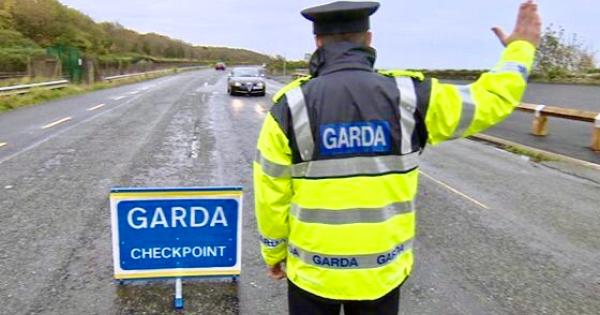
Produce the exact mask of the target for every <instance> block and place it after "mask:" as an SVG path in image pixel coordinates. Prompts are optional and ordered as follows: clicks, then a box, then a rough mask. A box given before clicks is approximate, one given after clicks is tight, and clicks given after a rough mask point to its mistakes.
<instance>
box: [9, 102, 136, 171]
mask: <svg viewBox="0 0 600 315" xmlns="http://www.w3.org/2000/svg"><path fill="white" fill-rule="evenodd" d="M142 96H143V95H138V96H136V97H134V98H132V99H130V100H128V101H126V102H123V103H121V104H119V105H117V106H113V107H111V108H109V109H107V110H105V111H103V112H100V113H98V114H96V115H92V116H90V117H88V118H86V119H83V120H81V121H78V122H76V123H74V124H72V125H71V126H68V127H65V128H63V129H61V130H58V131H56V132H54V133H52V134H51V135H50V136H49V137H46V138H44V139H42V140H39V141H37V142H34V143H32V144H30V145H29V146H27V147H25V148H23V149H21V150H19V151H18V152H15V153H13V154H11V155H9V156H7V157H5V158H2V159H0V164H2V163H4V162H6V161H10V160H11V159H13V158H15V157H17V156H19V155H21V154H23V153H25V152H28V151H29V150H32V149H34V148H36V147H38V146H39V145H41V144H44V143H46V142H48V141H49V140H50V139H53V138H55V137H56V136H58V135H61V134H63V133H65V132H67V131H69V130H72V129H74V128H77V127H78V126H80V125H83V124H85V123H87V122H90V121H93V120H95V119H98V118H100V117H102V116H104V115H106V114H108V113H111V112H113V111H115V110H117V109H119V108H121V107H123V106H125V105H128V104H131V103H133V102H134V101H136V100H137V99H138V98H140V97H142Z"/></svg>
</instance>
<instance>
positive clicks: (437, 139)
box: [425, 41, 535, 145]
mask: <svg viewBox="0 0 600 315" xmlns="http://www.w3.org/2000/svg"><path fill="white" fill-rule="evenodd" d="M534 58H535V47H534V46H533V45H532V44H530V43H529V42H526V41H516V42H513V43H511V44H510V45H508V47H506V49H505V50H504V52H503V53H502V58H501V59H500V62H499V63H498V65H497V66H496V67H494V68H493V69H492V70H491V71H490V72H487V73H485V74H483V75H482V76H481V77H480V78H479V80H477V81H476V82H475V83H473V84H470V85H454V84H444V83H440V82H439V81H438V80H436V79H433V80H432V85H431V96H430V100H429V107H428V110H427V115H426V117H425V124H426V126H427V131H428V133H429V139H428V142H429V143H430V144H433V145H435V144H438V143H441V142H443V141H446V140H452V139H457V138H462V137H468V136H471V135H474V134H476V133H479V132H481V131H483V130H485V129H487V128H489V127H491V126H493V125H496V124H498V123H500V122H502V121H503V120H504V119H505V118H506V117H508V116H509V115H510V114H511V113H512V112H513V110H514V108H515V107H516V106H517V105H519V104H520V102H521V99H522V97H523V94H524V93H525V89H526V88H527V77H528V74H529V73H530V72H531V68H532V66H533V61H534Z"/></svg>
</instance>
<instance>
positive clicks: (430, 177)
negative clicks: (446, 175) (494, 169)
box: [420, 171, 490, 210]
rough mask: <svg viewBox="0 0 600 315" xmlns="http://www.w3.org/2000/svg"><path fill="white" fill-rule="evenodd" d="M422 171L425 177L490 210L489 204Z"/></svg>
mask: <svg viewBox="0 0 600 315" xmlns="http://www.w3.org/2000/svg"><path fill="white" fill-rule="evenodd" d="M420 173H421V175H423V176H425V177H427V178H429V179H431V180H432V181H434V182H436V183H437V184H439V185H440V186H442V187H444V188H446V189H448V190H450V191H451V192H453V193H455V194H457V195H459V196H461V197H463V198H465V199H467V200H469V201H470V202H472V203H474V204H476V205H478V206H480V207H481V208H484V209H487V210H489V209H490V207H488V206H486V205H484V204H483V203H481V202H479V201H477V200H475V199H473V198H471V197H469V196H467V195H466V194H464V193H462V192H460V191H459V190H458V189H455V188H452V187H450V185H448V184H446V183H444V182H442V181H440V180H437V179H435V178H433V177H432V176H431V175H427V174H426V173H424V172H423V171H420Z"/></svg>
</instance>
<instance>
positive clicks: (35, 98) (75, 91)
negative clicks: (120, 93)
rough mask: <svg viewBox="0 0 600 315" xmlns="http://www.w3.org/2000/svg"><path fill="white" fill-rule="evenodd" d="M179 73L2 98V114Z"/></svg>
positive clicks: (72, 86) (39, 90) (157, 74)
mask: <svg viewBox="0 0 600 315" xmlns="http://www.w3.org/2000/svg"><path fill="white" fill-rule="evenodd" d="M177 72H179V71H178V70H177V69H173V70H171V71H165V72H164V73H153V74H147V75H143V76H139V77H134V78H128V79H123V80H119V81H114V82H98V83H95V84H92V85H75V84H73V85H69V86H67V87H65V88H62V89H56V90H45V89H33V90H31V92H29V93H27V94H22V95H11V96H0V113H2V112H7V111H10V110H13V109H17V108H20V107H26V106H32V105H36V104H40V103H44V102H48V101H52V100H56V99H60V98H64V97H67V96H74V95H80V94H84V93H88V92H93V91H97V90H102V89H109V88H113V87H117V86H121V85H126V84H131V83H137V82H142V81H146V80H150V79H156V78H159V77H164V76H167V75H171V74H175V73H177Z"/></svg>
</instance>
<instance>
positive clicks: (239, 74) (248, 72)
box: [227, 68, 267, 96]
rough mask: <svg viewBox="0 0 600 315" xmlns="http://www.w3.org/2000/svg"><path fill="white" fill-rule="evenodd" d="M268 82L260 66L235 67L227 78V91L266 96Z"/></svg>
mask: <svg viewBox="0 0 600 315" xmlns="http://www.w3.org/2000/svg"><path fill="white" fill-rule="evenodd" d="M266 92H267V84H266V83H265V79H264V74H263V73H262V72H261V69H259V68H235V69H233V71H231V73H230V74H229V79H228V80H227V93H229V94H230V95H237V94H247V95H258V96H265V94H266Z"/></svg>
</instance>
